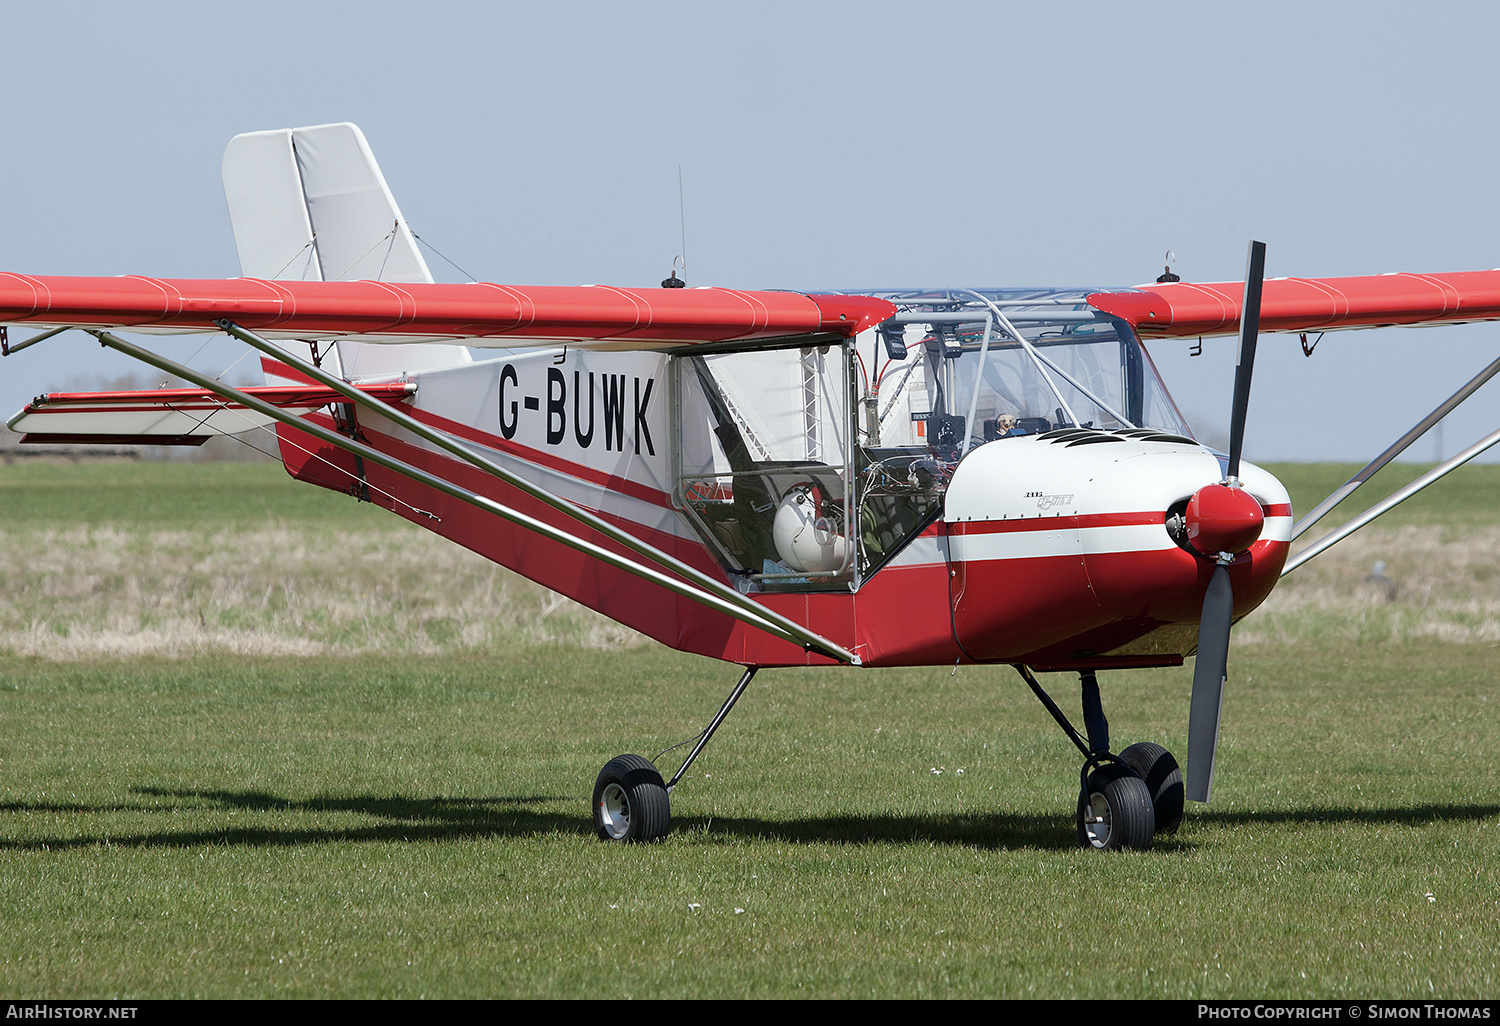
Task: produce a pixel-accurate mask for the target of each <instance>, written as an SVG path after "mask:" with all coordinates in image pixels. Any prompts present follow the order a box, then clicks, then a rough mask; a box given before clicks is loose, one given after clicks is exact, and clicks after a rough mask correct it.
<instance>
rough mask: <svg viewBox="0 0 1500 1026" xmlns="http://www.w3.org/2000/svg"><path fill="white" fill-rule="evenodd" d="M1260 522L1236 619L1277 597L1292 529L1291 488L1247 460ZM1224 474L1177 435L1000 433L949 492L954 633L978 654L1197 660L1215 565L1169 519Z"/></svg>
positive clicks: (1240, 572)
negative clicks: (1005, 435)
mask: <svg viewBox="0 0 1500 1026" xmlns="http://www.w3.org/2000/svg"><path fill="white" fill-rule="evenodd" d="M1241 476H1242V480H1243V481H1244V485H1245V487H1246V489H1247V490H1248V491H1249V493H1250V494H1251V495H1252V496H1253V497H1254V498H1255V499H1256V500H1257V501H1258V502H1259V503H1260V504H1261V506H1262V508H1263V510H1264V511H1265V514H1266V524H1265V529H1264V531H1263V533H1262V536H1261V538H1260V540H1259V541H1257V542H1256V543H1255V544H1254V545H1252V546H1251V548H1250V549H1249V551H1248V552H1246V553H1243V554H1242V555H1241V556H1240V557H1239V558H1237V559H1236V561H1235V563H1234V565H1233V566H1231V574H1233V575H1234V576H1236V577H1238V578H1243V579H1244V580H1243V585H1242V584H1241V582H1240V581H1236V585H1235V596H1236V605H1235V612H1236V615H1241V616H1242V615H1244V613H1246V612H1249V611H1250V609H1253V608H1254V607H1255V606H1256V605H1258V604H1259V603H1260V602H1261V601H1262V600H1263V599H1264V598H1265V596H1266V594H1268V593H1269V591H1270V588H1271V586H1272V584H1274V582H1275V579H1276V575H1277V574H1278V573H1279V571H1280V568H1281V564H1282V563H1283V562H1284V561H1285V558H1286V550H1287V544H1288V540H1289V538H1290V533H1291V507H1290V501H1289V499H1288V497H1287V493H1286V489H1285V488H1283V487H1282V485H1281V483H1280V482H1278V481H1277V480H1276V479H1275V478H1274V477H1272V476H1271V475H1270V474H1268V473H1266V472H1265V471H1264V470H1261V469H1260V468H1258V467H1254V466H1250V465H1248V464H1247V465H1245V466H1244V467H1243V470H1242V475H1241ZM1221 478H1222V470H1221V466H1220V463H1219V460H1218V457H1217V456H1216V455H1215V454H1214V453H1213V452H1212V451H1211V450H1209V449H1207V448H1205V447H1204V446H1201V445H1199V444H1197V443H1196V442H1193V441H1191V440H1189V439H1187V438H1183V437H1180V436H1173V435H1166V434H1160V433H1150V432H1144V431H1142V432H1105V431H1095V430H1088V429H1077V430H1071V431H1053V432H1048V433H1047V434H1043V435H1033V436H1028V437H1017V438H1003V439H999V440H997V441H994V442H991V443H989V444H987V445H984V446H981V447H980V448H978V449H975V450H974V451H973V452H971V453H969V454H968V456H967V457H966V458H965V459H964V460H963V462H962V463H960V464H959V466H958V467H957V469H956V470H955V472H954V475H953V480H952V483H951V484H950V486H949V488H948V493H947V497H946V506H945V513H944V520H945V521H946V522H947V528H948V534H949V546H950V549H949V551H950V558H951V560H952V570H953V573H952V578H951V579H952V596H951V597H952V603H953V623H954V633H955V637H956V639H957V641H958V643H959V645H960V646H962V648H963V649H964V651H965V652H966V653H967V654H968V655H970V656H971V657H972V658H975V659H980V660H986V661H990V660H1004V661H1023V660H1024V661H1029V662H1046V661H1048V660H1055V661H1062V662H1077V661H1079V660H1091V659H1095V660H1099V661H1100V665H1109V664H1111V663H1113V664H1115V665H1129V664H1131V662H1133V661H1141V660H1145V659H1149V658H1151V657H1157V656H1162V655H1175V656H1183V655H1187V654H1190V652H1191V650H1192V646H1193V644H1194V642H1195V639H1196V633H1195V630H1196V625H1197V621H1198V616H1199V611H1200V609H1201V607H1202V601H1203V591H1204V588H1205V587H1206V586H1207V580H1208V576H1209V574H1210V573H1211V572H1212V567H1213V564H1212V562H1210V561H1209V560H1206V559H1204V558H1203V557H1202V556H1200V555H1197V554H1195V553H1193V552H1192V551H1191V550H1189V549H1187V548H1186V547H1184V546H1183V545H1181V544H1179V541H1178V539H1176V538H1174V536H1173V534H1172V532H1171V531H1170V530H1169V527H1168V518H1169V517H1170V516H1171V515H1172V513H1173V512H1174V507H1176V510H1177V511H1180V509H1181V507H1182V505H1183V504H1185V503H1186V501H1187V499H1188V498H1189V497H1190V496H1192V494H1193V493H1194V492H1195V491H1197V490H1198V489H1199V488H1201V487H1202V486H1203V485H1206V484H1211V483H1214V482H1217V481H1219V480H1220V479H1221Z"/></svg>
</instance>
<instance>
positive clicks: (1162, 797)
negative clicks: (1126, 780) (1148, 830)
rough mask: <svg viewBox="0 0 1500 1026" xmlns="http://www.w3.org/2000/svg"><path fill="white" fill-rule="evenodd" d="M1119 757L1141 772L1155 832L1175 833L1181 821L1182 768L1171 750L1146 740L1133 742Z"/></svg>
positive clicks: (1183, 793)
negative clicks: (1153, 819) (1154, 819)
mask: <svg viewBox="0 0 1500 1026" xmlns="http://www.w3.org/2000/svg"><path fill="white" fill-rule="evenodd" d="M1120 760H1121V761H1122V762H1124V763H1125V765H1127V766H1129V767H1130V768H1131V769H1133V770H1135V771H1136V772H1137V773H1139V774H1140V775H1141V779H1142V780H1144V781H1145V782H1146V790H1148V791H1150V792H1151V807H1152V810H1153V811H1154V812H1155V813H1156V830H1157V832H1158V833H1168V834H1170V833H1175V832H1176V830H1177V827H1178V826H1179V825H1180V824H1181V823H1182V806H1183V801H1184V798H1185V792H1184V791H1183V787H1182V770H1181V769H1180V768H1178V766H1177V760H1176V759H1174V758H1172V753H1171V752H1169V751H1167V750H1166V749H1165V748H1163V747H1162V746H1161V745H1155V744H1152V743H1151V742H1150V741H1137V742H1136V743H1135V744H1133V745H1131V746H1130V747H1129V748H1127V749H1125V750H1124V751H1123V752H1121V753H1120Z"/></svg>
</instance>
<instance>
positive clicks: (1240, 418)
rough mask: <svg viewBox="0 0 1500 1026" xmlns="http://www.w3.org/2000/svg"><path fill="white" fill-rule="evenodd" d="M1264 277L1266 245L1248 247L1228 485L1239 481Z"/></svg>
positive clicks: (1236, 368) (1231, 420) (1231, 428)
mask: <svg viewBox="0 0 1500 1026" xmlns="http://www.w3.org/2000/svg"><path fill="white" fill-rule="evenodd" d="M1265 276H1266V244H1265V243H1264V242H1252V243H1250V253H1249V255H1248V256H1247V257H1246V259H1245V295H1244V299H1243V300H1242V301H1241V303H1240V351H1239V357H1238V359H1237V361H1236V363H1235V368H1234V407H1233V412H1232V413H1231V414H1230V419H1229V470H1228V477H1229V479H1230V480H1231V481H1238V480H1239V477H1240V451H1241V449H1242V448H1243V447H1244V442H1245V414H1246V411H1247V410H1248V409H1249V407H1250V372H1251V371H1252V370H1254V368H1255V340H1256V336H1257V335H1258V334H1259V333H1260V292H1261V284H1262V282H1263V281H1264V279H1265Z"/></svg>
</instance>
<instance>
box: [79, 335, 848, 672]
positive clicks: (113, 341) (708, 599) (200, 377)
mask: <svg viewBox="0 0 1500 1026" xmlns="http://www.w3.org/2000/svg"><path fill="white" fill-rule="evenodd" d="M85 330H87V331H88V333H89V334H90V335H93V336H94V337H95V338H97V339H98V340H99V342H100V343H101V344H102V345H106V346H109V347H110V348H111V349H115V350H118V351H119V352H122V353H124V354H125V355H127V356H130V357H133V358H135V359H137V360H140V361H141V362H142V363H146V364H149V365H150V366H152V367H155V368H157V369H158V370H163V371H166V372H167V373H169V374H175V375H177V376H178V377H180V378H182V379H184V380H186V381H191V382H192V383H193V384H195V385H197V386H199V387H200V388H206V389H208V390H209V391H211V392H214V393H216V394H217V395H220V396H223V397H224V398H225V399H229V400H231V401H232V402H235V403H238V404H240V405H242V406H245V407H247V408H249V409H252V410H255V411H256V412H257V413H260V414H261V415H263V416H266V417H269V418H271V419H272V420H275V421H278V422H279V423H282V424H286V425H287V426H288V427H293V428H296V429H297V430H298V431H302V432H305V433H306V434H309V435H312V436H313V437H315V438H317V439H320V440H321V441H324V442H327V443H328V444H330V445H336V446H338V447H339V448H341V449H344V450H346V451H348V452H350V453H353V454H354V455H355V456H358V457H361V458H362V459H366V460H369V461H370V462H372V463H375V464H377V465H379V466H382V467H385V468H386V469H387V470H391V471H394V472H395V473H398V474H401V475H403V476H405V477H409V478H411V479H412V480H413V481H416V482H418V483H419V484H424V485H427V486H428V487H429V488H434V489H436V490H438V491H440V492H442V493H444V494H445V495H450V496H452V497H453V498H455V499H459V500H461V501H463V502H467V503H469V504H470V505H472V506H477V507H478V508H480V509H482V510H484V511H486V512H488V513H493V514H495V515H496V516H498V517H500V518H502V519H504V520H508V521H510V522H511V523H513V524H516V525H518V526H520V527H523V528H525V529H526V530H528V531H533V532H535V533H536V534H539V535H541V536H543V537H544V538H548V539H550V540H552V541H555V542H558V543H560V544H563V545H566V546H568V547H569V548H572V549H576V550H578V551H579V552H582V553H585V554H586V555H589V556H592V557H593V558H595V559H598V560H600V561H602V562H604V563H607V564H609V565H610V566H613V567H615V568H616V569H618V570H623V571H625V572H626V573H629V574H633V575H635V576H636V577H640V578H642V579H644V580H647V581H650V582H652V583H653V584H657V585H660V586H661V587H663V588H666V589H667V590H669V591H671V592H673V593H675V594H678V595H681V596H682V597H684V598H687V599H691V600H692V601H694V602H697V603H699V604H701V605H704V606H707V607H709V608H710V609H714V610H716V611H718V612H721V613H723V614H725V615H726V616H730V617H733V618H734V619H736V620H739V621H741V622H742V623H746V624H749V625H750V626H751V627H755V628H758V629H759V630H763V631H765V632H766V633H768V634H771V635H774V636H775V637H778V638H781V639H782V640H784V641H788V642H791V643H792V644H794V645H797V646H799V647H801V648H804V649H806V650H809V651H815V652H818V653H820V654H822V655H826V656H828V657H830V658H833V659H837V660H839V661H840V662H844V663H850V664H854V665H858V663H859V657H858V656H856V655H854V653H852V652H849V651H848V650H846V649H844V648H843V647H841V646H840V645H838V644H835V643H834V642H832V641H830V640H828V639H827V638H824V637H823V636H821V635H819V634H817V633H814V632H813V631H810V630H808V629H807V628H806V627H804V626H802V625H801V624H798V623H796V622H795V621H788V620H786V618H785V617H782V616H779V615H778V614H776V613H775V612H773V611H772V610H769V609H767V608H765V607H764V606H761V605H759V604H758V603H755V602H752V601H751V600H750V599H748V598H746V597H745V596H743V595H741V594H739V593H738V592H736V591H733V590H732V589H728V588H726V587H725V586H724V585H722V584H719V582H717V581H713V580H712V578H706V580H707V581H708V582H709V583H710V584H713V585H714V586H715V587H714V589H712V590H710V589H708V588H703V587H697V586H695V584H689V583H686V582H684V581H680V580H678V579H677V578H675V577H671V576H669V575H667V574H664V573H662V572H661V571H659V570H654V569H652V568H651V567H649V566H646V565H644V564H642V563H639V562H636V561H635V560H632V559H629V558H627V557H625V556H621V555H619V554H617V553H614V552H611V551H610V550H609V549H606V548H604V547H603V546H602V545H597V544H595V543H593V542H591V541H588V540H586V539H583V538H579V537H578V536H576V535H573V534H569V533H568V532H566V531H563V530H561V529H560V528H557V527H553V526H552V525H551V524H548V523H546V522H545V521H541V520H537V519H535V518H534V517H529V516H527V515H526V514H524V513H521V512H520V511H518V510H514V509H511V508H510V507H508V506H505V505H502V504H501V503H498V502H496V501H494V500H493V499H489V498H486V497H485V496H483V495H480V494H478V493H477V492H471V491H469V490H468V489H465V488H462V487H460V486H458V485H456V484H454V483H453V482H451V481H448V480H445V479H444V478H441V477H438V476H437V475H435V474H431V473H428V472H427V471H425V470H421V469H419V468H417V467H413V466H411V465H410V464H407V463H403V462H402V461H401V460H398V459H396V458H395V457H393V456H389V455H387V454H386V453H383V452H381V451H380V450H378V449H374V448H371V447H370V446H368V445H365V444H363V443H361V442H357V441H355V440H354V439H352V438H347V437H345V436H343V435H340V434H339V433H338V432H336V431H330V430H329V429H328V428H325V427H323V426H322V425H320V424H315V423H312V422H311V421H308V420H304V419H303V418H301V417H298V416H296V415H295V414H291V413H287V412H286V411H284V410H281V409H279V408H277V407H275V406H272V405H271V404H270V403H267V402H263V401H262V400H260V399H257V398H255V397H254V396H252V395H247V394H246V393H244V392H242V391H241V390H239V389H237V388H233V387H231V386H229V385H226V384H224V383H223V382H222V381H216V380H215V379H213V378H210V377H208V376H206V375H204V374H200V373H199V372H197V371H195V370H193V369H192V368H190V367H185V366H183V365H182V364H179V363H176V362H174V361H172V360H168V359H167V358H166V357H164V356H159V355H157V354H156V353H153V352H151V351H150V350H147V349H142V348H141V347H140V346H137V345H134V344H132V343H130V342H127V341H125V340H124V339H122V338H120V337H118V336H116V335H112V334H110V333H109V332H107V331H101V330H98V329H85ZM266 344H267V345H269V343H266ZM275 355H276V358H277V359H278V360H282V361H283V362H285V361H286V360H287V357H288V355H289V354H288V353H287V352H286V351H285V350H283V349H279V348H278V349H276V350H275ZM300 369H303V368H299V370H300ZM335 380H336V379H335ZM328 384H330V385H333V382H328ZM337 385H341V386H343V387H345V388H347V387H349V386H348V385H347V383H346V382H342V381H338V382H337ZM335 387H336V386H335ZM350 398H351V399H355V400H356V401H359V400H360V397H359V396H358V395H351V396H350ZM380 412H381V413H382V414H384V415H386V416H391V415H392V414H393V413H396V412H399V411H393V410H391V409H390V408H389V407H387V408H386V409H384V410H381V411H380ZM471 455H472V454H471ZM474 458H478V457H474ZM497 469H499V468H497ZM528 491H529V488H528ZM539 497H540V496H539ZM548 501H549V502H550V504H551V505H553V506H557V505H558V503H559V502H561V501H562V500H560V499H556V498H555V497H550V498H549V500H548ZM579 513H580V514H583V515H582V516H579V519H580V520H583V521H584V522H586V523H588V524H589V526H591V527H593V526H595V523H594V522H593V521H594V520H596V519H597V518H594V517H593V516H592V514H588V513H585V512H584V511H583V510H579ZM599 523H601V524H602V523H603V521H599ZM605 526H606V527H609V525H607V524H606V525H605ZM606 533H607V534H608V535H609V536H610V537H615V536H617V535H620V534H621V533H622V532H619V531H618V530H617V529H614V528H612V527H609V530H608V531H607V532H606ZM623 537H624V538H626V539H630V536H629V535H624V536H623ZM616 540H620V539H618V538H617V539H616ZM630 543H631V544H630V545H629V547H630V548H632V549H635V550H636V551H640V550H641V549H643V548H644V549H646V550H648V551H650V552H652V553H655V550H654V549H651V548H650V546H646V545H645V543H643V542H641V541H639V540H636V539H630ZM621 544H627V543H626V542H625V541H623V540H621ZM649 558H651V559H660V560H661V562H662V563H664V564H665V565H668V566H672V567H673V569H676V568H677V567H678V566H681V567H683V569H684V571H685V573H684V576H687V575H688V574H692V575H693V576H694V577H703V576H704V575H703V574H702V573H701V572H699V571H697V570H694V569H693V568H692V567H688V566H686V564H681V563H679V562H678V561H677V560H675V559H673V558H672V557H670V556H667V555H666V554H665V553H660V554H655V555H651V556H650V557H649ZM721 590H723V591H728V592H729V593H730V595H732V596H733V599H730V598H727V597H725V596H724V595H722V594H721V593H720V591H721ZM784 624H789V625H790V626H786V625H784Z"/></svg>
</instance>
